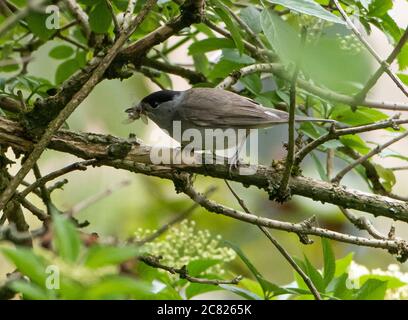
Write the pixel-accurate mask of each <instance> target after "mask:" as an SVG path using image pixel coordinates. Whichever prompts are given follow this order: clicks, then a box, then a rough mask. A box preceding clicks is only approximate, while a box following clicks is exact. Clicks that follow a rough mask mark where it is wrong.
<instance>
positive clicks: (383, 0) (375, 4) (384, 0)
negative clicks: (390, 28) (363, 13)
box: [368, 0, 393, 17]
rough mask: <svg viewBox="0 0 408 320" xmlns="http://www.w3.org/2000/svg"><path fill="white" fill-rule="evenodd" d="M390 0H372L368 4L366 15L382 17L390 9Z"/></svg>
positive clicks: (391, 4)
mask: <svg viewBox="0 0 408 320" xmlns="http://www.w3.org/2000/svg"><path fill="white" fill-rule="evenodd" d="M392 6H393V3H392V0H373V1H371V3H370V5H369V6H368V15H369V16H374V17H382V16H383V15H385V14H386V13H387V12H388V10H390V9H392Z"/></svg>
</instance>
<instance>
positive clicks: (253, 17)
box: [239, 6, 262, 34]
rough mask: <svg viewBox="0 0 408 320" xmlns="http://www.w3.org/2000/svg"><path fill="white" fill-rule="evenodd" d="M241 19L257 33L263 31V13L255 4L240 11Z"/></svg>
mask: <svg viewBox="0 0 408 320" xmlns="http://www.w3.org/2000/svg"><path fill="white" fill-rule="evenodd" d="M239 16H240V17H241V19H242V20H243V21H244V22H245V23H246V24H247V25H248V27H249V28H250V29H251V30H252V31H253V32H254V33H255V34H258V33H261V32H262V27H261V13H260V12H259V10H258V9H256V8H255V7H254V6H248V7H246V8H244V9H242V10H241V11H240V12H239Z"/></svg>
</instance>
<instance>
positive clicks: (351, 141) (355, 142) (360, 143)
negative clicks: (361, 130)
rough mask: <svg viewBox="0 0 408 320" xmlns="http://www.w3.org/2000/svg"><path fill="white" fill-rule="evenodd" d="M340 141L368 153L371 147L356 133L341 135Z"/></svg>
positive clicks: (362, 152)
mask: <svg viewBox="0 0 408 320" xmlns="http://www.w3.org/2000/svg"><path fill="white" fill-rule="evenodd" d="M339 140H340V142H341V143H342V144H344V145H345V146H346V147H350V148H352V149H353V150H355V151H357V152H359V153H361V154H363V155H364V154H367V153H368V152H369V151H370V150H371V149H370V148H369V147H368V146H367V145H366V143H365V141H364V140H363V139H361V138H360V136H356V135H346V136H342V137H340V139H339Z"/></svg>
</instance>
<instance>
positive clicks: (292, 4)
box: [267, 0, 344, 24]
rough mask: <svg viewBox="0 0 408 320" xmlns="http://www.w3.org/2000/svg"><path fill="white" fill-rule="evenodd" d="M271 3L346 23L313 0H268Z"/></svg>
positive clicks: (331, 20)
mask: <svg viewBox="0 0 408 320" xmlns="http://www.w3.org/2000/svg"><path fill="white" fill-rule="evenodd" d="M267 1H268V2H270V3H276V4H280V5H283V6H285V7H286V8H289V9H291V10H293V11H296V12H299V13H304V14H308V15H311V16H314V17H316V18H319V19H323V20H326V21H330V22H334V23H340V24H344V21H343V20H342V19H341V18H339V17H337V16H336V15H334V14H332V13H331V12H329V11H327V10H325V9H324V8H323V7H321V6H320V5H319V4H318V3H316V2H315V1H313V0H267Z"/></svg>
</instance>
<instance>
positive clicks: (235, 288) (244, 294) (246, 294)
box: [219, 284, 262, 300]
mask: <svg viewBox="0 0 408 320" xmlns="http://www.w3.org/2000/svg"><path fill="white" fill-rule="evenodd" d="M219 287H220V288H222V289H225V290H227V291H231V292H233V293H235V294H237V295H239V296H241V297H244V298H245V299H248V300H262V298H261V297H260V296H258V295H257V294H255V293H253V292H251V291H248V290H246V289H244V288H241V287H238V286H233V285H229V284H220V285H219Z"/></svg>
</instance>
